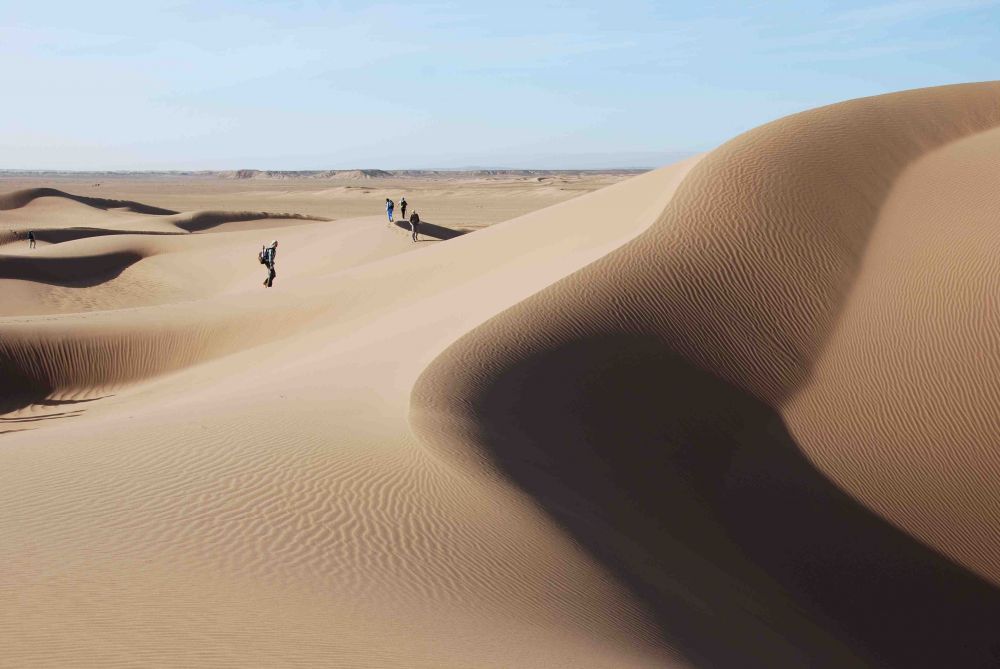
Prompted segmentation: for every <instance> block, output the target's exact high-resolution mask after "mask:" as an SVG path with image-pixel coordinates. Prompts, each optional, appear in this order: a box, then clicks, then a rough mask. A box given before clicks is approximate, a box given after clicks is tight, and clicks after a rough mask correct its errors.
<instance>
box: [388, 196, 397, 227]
mask: <svg viewBox="0 0 1000 669" xmlns="http://www.w3.org/2000/svg"><path fill="white" fill-rule="evenodd" d="M395 206H396V205H395V204H394V203H393V201H392V200H390V199H389V198H386V199H385V213H386V214H387V215H388V216H389V222H390V223H392V210H393V208H394V207H395Z"/></svg>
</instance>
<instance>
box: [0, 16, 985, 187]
mask: <svg viewBox="0 0 1000 669" xmlns="http://www.w3.org/2000/svg"><path fill="white" fill-rule="evenodd" d="M998 31H1000V0H895V1H894V0H888V1H886V2H851V1H841V2H813V1H810V0H800V1H797V2H784V1H781V0H771V1H761V2H711V1H705V2H689V1H683V2H670V1H667V0H660V1H655V0H648V1H640V0H615V1H614V2H611V1H610V0H599V1H590V0H575V1H566V2H564V1H558V2H556V1H549V0H527V1H525V0H505V1H502V2H497V1H496V0H491V1H489V2H478V1H476V0H466V1H464V2H448V1H441V2H421V1H420V0H415V1H413V2H405V3H393V2H389V3H381V2H363V1H359V0H355V1H354V2H333V1H323V0H284V1H279V0H274V1H270V2H267V1H263V0H197V1H194V0H192V1H188V0H142V1H140V2H136V1H135V0H129V1H127V2H108V1H102V0H89V1H87V2H79V1H78V0H65V1H62V0H35V1H34V2H26V1H25V0H0V168H4V169H66V170H170V169H176V170H202V169H205V170H208V169H239V168H257V169H275V170H281V169H287V170H294V169H303V170H306V169H353V168H381V169H421V168H461V167H472V166H477V167H517V168H540V169H560V168H566V169H570V168H575V169H592V168H600V167H652V166H656V165H661V164H667V163H670V162H672V161H674V160H677V159H678V158H680V157H683V156H686V155H690V154H692V153H696V152H700V151H705V150H709V149H711V148H713V147H715V146H717V145H719V144H721V143H723V142H725V141H726V140H728V139H730V138H732V137H733V136H735V135H738V134H740V133H741V132H744V131H746V130H749V129H751V128H753V127H755V126H758V125H760V124H762V123H766V122H767V121H770V120H774V119H776V118H780V117H782V116H786V115H788V114H791V113H795V112H798V111H803V110H806V109H810V108H813V107H818V106H821V105H825V104H830V103H834V102H839V101H841V100H846V99H850V98H856V97H863V96H867V95H876V94H880V93H886V92H891V91H896V90H903V89H908V88H919V87H923V86H934V85H941V84H950V83H961V82H967V81H985V80H990V79H993V78H996V77H997V74H996V72H998V65H1000V43H998V41H997V39H996V35H997V34H998Z"/></svg>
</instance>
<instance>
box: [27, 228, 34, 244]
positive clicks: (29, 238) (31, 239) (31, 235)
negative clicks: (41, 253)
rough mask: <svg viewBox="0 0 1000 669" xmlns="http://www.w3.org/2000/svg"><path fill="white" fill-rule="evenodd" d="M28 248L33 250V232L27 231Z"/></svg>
mask: <svg viewBox="0 0 1000 669" xmlns="http://www.w3.org/2000/svg"><path fill="white" fill-rule="evenodd" d="M28 248H29V249H33V248H35V232H34V231H33V230H28Z"/></svg>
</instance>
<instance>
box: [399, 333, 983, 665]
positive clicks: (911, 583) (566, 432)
mask: <svg viewBox="0 0 1000 669" xmlns="http://www.w3.org/2000/svg"><path fill="white" fill-rule="evenodd" d="M456 355H459V356H460V358H461V359H462V360H465V361H468V360H472V359H474V358H473V357H472V356H464V357H463V356H462V355H461V352H458V353H457V354H456ZM466 374H467V376H466V377H465V378H466V379H470V380H471V381H469V386H470V389H469V391H468V392H464V388H463V387H462V386H461V385H459V388H460V389H462V392H461V394H460V395H457V396H461V397H463V402H462V404H461V408H460V409H459V408H456V405H451V404H449V400H448V399H447V398H441V397H440V396H439V395H440V394H439V393H436V391H435V390H434V388H435V387H436V386H434V384H433V383H429V384H428V385H427V386H426V387H423V386H421V384H420V383H418V386H417V389H416V391H415V393H414V414H413V417H414V424H415V426H416V427H417V428H418V430H419V431H420V432H421V433H422V434H424V435H426V436H427V438H428V439H427V440H428V441H430V442H432V443H433V442H434V441H435V440H437V439H440V438H442V437H443V438H444V439H445V440H448V439H449V432H450V431H452V430H456V429H457V428H456V427H455V426H458V425H465V426H468V425H470V424H474V425H475V426H476V428H475V438H474V440H475V441H476V442H478V446H479V447H480V448H482V449H483V451H484V452H485V453H486V454H487V456H488V457H489V458H491V459H492V461H493V462H494V463H495V465H496V466H497V467H498V468H499V469H500V470H501V471H502V472H503V473H504V474H505V475H506V476H507V477H508V479H509V480H510V481H512V482H514V483H515V484H516V485H518V486H519V487H521V488H522V489H523V490H524V491H525V492H527V493H528V494H530V495H531V496H532V497H533V498H534V499H535V500H537V501H538V502H539V503H540V504H541V505H542V506H543V507H544V509H545V510H546V511H547V512H548V513H549V514H550V515H551V516H552V517H553V518H554V519H555V520H556V521H557V522H558V523H559V524H560V525H561V526H562V527H564V528H565V529H567V530H568V531H569V532H570V533H571V534H572V535H573V536H574V537H575V538H576V539H577V540H578V541H579V542H580V543H581V544H582V545H583V546H584V547H585V548H586V549H587V550H588V551H589V552H590V553H591V554H592V555H593V556H595V557H596V558H597V559H599V560H600V561H601V562H602V563H604V564H605V565H606V566H607V567H608V568H609V569H610V570H612V571H613V573H614V574H615V575H617V577H618V578H619V579H620V581H621V582H623V583H624V584H626V585H627V586H628V588H629V589H631V591H632V592H634V593H635V595H636V596H637V597H638V598H639V599H640V600H641V601H642V602H644V603H645V605H646V606H647V607H648V609H649V610H650V611H651V612H652V613H653V615H654V616H655V618H656V620H657V622H658V624H659V627H660V628H661V631H662V634H663V637H664V639H665V640H667V641H669V643H671V644H672V645H674V646H675V647H677V648H678V649H680V650H682V652H684V653H685V654H686V655H687V656H688V657H689V658H690V659H691V660H692V661H693V662H694V663H695V664H696V665H698V666H706V667H709V666H710V667H715V666H719V667H799V666H802V667H805V666H808V667H845V666H877V667H901V668H902V667H907V668H910V667H941V666H956V667H958V666H961V667H993V666H1000V625H998V624H997V621H1000V591H998V590H997V589H996V588H994V587H993V586H991V585H990V584H988V583H987V582H985V581H983V580H982V579H980V578H978V577H976V576H975V575H973V574H971V573H969V572H968V571H966V570H964V569H963V568H961V567H959V566H957V565H955V564H953V563H952V562H950V561H948V560H947V559H945V558H943V557H942V556H940V555H939V554H937V553H936V552H934V551H933V550H931V549H929V548H927V547H926V546H924V545H923V544H921V543H919V542H917V541H915V540H914V539H912V538H911V537H909V536H908V535H906V534H905V533H903V532H901V531H899V530H897V529H896V528H895V527H893V526H892V525H890V524H889V523H887V522H885V521H883V520H882V519H881V518H878V517H877V516H875V515H874V514H872V513H871V512H870V511H868V510H867V509H865V508H864V507H862V506H861V505H859V504H858V503H856V502H855V501H854V500H853V499H851V498H850V497H848V496H847V495H845V494H844V493H843V492H841V491H840V490H839V489H838V488H837V487H835V486H834V485H833V484H832V483H831V482H830V481H829V480H827V479H826V478H824V477H823V476H822V475H821V474H820V473H819V472H818V471H817V470H816V469H815V468H814V467H813V466H812V464H811V463H809V462H808V460H806V459H805V458H804V457H803V455H802V454H801V451H800V450H799V448H798V446H797V445H796V444H795V442H794V441H793V439H792V437H791V436H790V435H789V433H788V431H787V429H786V428H785V425H784V423H783V421H782V419H781V417H780V416H779V415H778V414H777V413H776V412H775V411H774V410H772V409H771V408H770V407H768V406H767V405H765V404H763V403H762V402H760V401H759V400H757V399H755V398H753V397H752V396H750V395H749V394H748V393H746V392H744V391H742V390H740V389H738V388H737V387H735V386H733V385H731V384H729V383H727V382H725V381H723V380H721V379H719V378H717V377H716V376H714V375H712V374H710V373H708V372H706V371H704V370H702V369H700V368H697V367H695V366H693V365H692V364H691V363H689V362H687V361H686V360H684V359H683V358H681V357H679V356H677V355H676V354H673V353H672V352H670V351H669V350H668V349H666V348H665V347H664V346H663V343H662V342H661V341H660V340H658V339H657V338H656V337H652V336H645V335H627V334H623V333H622V334H606V335H599V336H591V337H587V338H583V339H579V340H574V341H571V342H567V343H563V344H560V345H559V346H558V347H554V348H549V349H542V350H535V351H533V352H531V353H528V354H525V355H520V356H519V359H518V360H517V361H515V362H511V363H507V364H506V365H505V366H503V367H501V368H495V369H476V368H470V369H467V370H466ZM453 387H454V386H453ZM456 412H458V413H460V414H461V415H460V416H458V418H459V420H457V421H456V420H455V418H456ZM452 438H454V439H456V440H460V441H461V442H462V443H463V444H468V441H469V437H468V434H467V433H466V434H464V435H458V434H453V435H452ZM466 447H467V446H463V448H466ZM679 592H684V593H686V594H685V595H684V596H678V593H679ZM692 602H696V603H692Z"/></svg>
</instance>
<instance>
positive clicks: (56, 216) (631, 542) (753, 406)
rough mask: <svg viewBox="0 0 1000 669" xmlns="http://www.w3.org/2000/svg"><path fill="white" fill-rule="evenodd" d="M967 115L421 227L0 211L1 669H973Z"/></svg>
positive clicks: (859, 107) (985, 105) (972, 265)
mask: <svg viewBox="0 0 1000 669" xmlns="http://www.w3.org/2000/svg"><path fill="white" fill-rule="evenodd" d="M998 103H1000V85H996V84H977V85H969V86H957V87H945V88H937V89H926V90H920V91H911V92H906V93H900V94H895V95H889V96H882V97H878V98H870V99H864V100H856V101H851V102H847V103H843V104H840V105H834V106H831V107H827V108H823V109H819V110H814V111H811V112H806V113H803V114H799V115H796V116H793V117H789V118H787V119H782V120H780V121H777V122H775V123H772V124H769V125H767V126H763V127H761V128H758V129H756V130H754V131H751V132H749V133H747V134H745V135H742V136H740V137H738V138H736V139H734V140H732V141H731V142H729V143H727V144H726V145H723V146H722V147H720V148H719V149H717V150H715V151H713V152H711V153H710V154H708V155H706V156H702V157H696V158H693V159H691V160H688V161H685V162H683V163H680V164H677V165H675V166H671V167H668V168H664V169H662V170H658V171H655V172H651V173H648V174H644V175H641V176H638V177H635V178H632V179H629V180H627V181H622V182H621V183H617V184H615V185H612V186H609V187H607V188H604V189H602V190H599V191H596V192H593V193H589V194H585V195H581V196H579V197H576V198H574V199H571V200H568V201H566V202H562V203H560V204H556V205H554V206H550V207H547V208H543V209H540V210H538V211H534V212H532V213H529V214H526V215H523V216H519V217H517V218H513V219H511V220H508V221H505V222H504V223H502V224H498V225H494V226H491V227H488V228H485V229H482V230H478V231H476V232H475V233H473V234H461V235H460V234H457V231H456V230H455V229H454V228H452V227H449V226H448V225H447V224H446V223H444V222H441V221H439V220H437V219H436V218H435V217H434V216H433V212H431V213H427V212H426V210H423V211H421V215H422V217H424V216H426V217H427V218H428V221H429V222H428V228H427V232H429V233H431V232H436V234H433V235H431V238H430V239H429V240H428V241H426V242H421V243H419V244H412V243H410V241H409V236H408V233H407V231H406V230H405V229H402V228H401V226H389V225H387V224H386V223H385V221H384V218H382V217H381V216H378V215H374V214H373V215H371V216H364V217H353V218H350V217H338V216H330V215H324V216H322V217H320V216H319V214H316V213H313V211H309V212H308V213H304V214H302V215H298V214H294V213H293V214H281V215H263V214H261V215H259V217H258V214H256V213H254V212H252V211H243V209H245V207H238V209H240V211H229V212H227V211H225V210H218V209H209V208H204V207H202V208H198V209H195V210H192V211H188V212H183V213H178V212H176V211H171V210H166V209H161V208H159V207H157V206H156V205H149V206H148V208H146V205H140V204H139V203H138V202H129V203H126V204H121V205H118V206H110V205H108V204H107V203H108V202H109V201H108V200H101V201H99V202H94V201H92V200H94V198H79V197H76V196H70V195H61V194H59V193H53V192H49V191H44V192H42V193H41V194H38V192H37V191H22V192H20V193H14V194H11V195H7V196H2V197H4V198H5V199H4V200H3V203H4V206H3V207H2V208H3V209H4V210H3V211H0V229H3V230H6V231H8V234H10V235H11V237H10V239H9V240H7V239H6V238H4V239H0V244H3V246H0V251H2V255H0V291H2V293H3V294H4V295H5V298H8V299H5V300H4V302H3V307H2V309H0V372H2V374H3V377H2V378H3V379H4V396H3V406H2V407H0V410H3V411H5V412H6V413H4V414H3V415H0V505H2V508H4V509H6V510H7V512H6V513H4V514H2V515H0V537H3V541H0V564H4V565H5V567H4V569H3V570H0V598H2V599H3V601H4V602H7V603H10V604H7V605H5V606H3V607H0V637H2V638H3V639H4V648H5V650H4V653H3V654H2V655H0V665H3V666H12V667H13V666H17V667H23V666H67V665H73V666H101V667H106V666H134V665H146V664H149V665H162V666H233V667H236V666H248V665H251V666H253V665H257V666H343V667H387V666H399V667H444V666H454V667H467V666H476V667H510V666H517V667H529V666H537V667H627V666H634V667H650V666H733V667H786V666H787V667H793V666H794V667H797V666H809V667H846V666H878V667H914V666H991V664H995V663H996V661H1000V657H998V652H1000V651H998V649H1000V631H998V629H997V626H996V625H995V621H996V620H997V619H998V616H1000V590H998V589H997V585H998V584H1000V576H998V574H1000V570H998V568H997V564H1000V561H998V559H997V555H998V551H1000V543H998V542H997V541H996V539H995V537H996V536H1000V533H998V532H997V531H996V529H997V528H996V524H997V523H1000V520H998V519H1000V514H998V513H997V509H996V504H997V500H998V499H1000V495H998V493H1000V491H998V490H996V484H995V481H994V479H995V478H996V477H995V476H992V473H993V472H996V471H997V470H998V464H1000V463H998V461H997V455H996V452H997V449H995V448H991V447H992V446H995V445H996V444H995V443H994V442H995V440H996V439H997V437H996V435H997V434H998V431H997V430H995V429H993V428H994V427H995V425H994V422H995V416H996V415H997V411H996V409H997V404H998V398H1000V393H998V392H997V388H996V385H995V381H994V379H996V378H997V372H998V371H1000V370H997V369H994V367H995V366H996V365H998V364H1000V362H997V360H996V359H994V358H995V356H991V355H990V351H992V350H993V348H995V344H996V341H995V340H996V338H995V337H994V336H993V334H992V333H993V332H996V331H998V328H997V327H995V325H996V324H994V323H993V322H992V320H991V319H992V318H993V315H994V313H993V311H992V310H991V309H990V302H989V300H990V297H989V296H990V295H992V293H993V291H992V290H991V289H992V288H993V287H994V286H996V285H997V281H996V276H995V274H996V272H995V271H994V270H993V264H992V263H991V262H990V259H991V258H992V257H997V253H996V251H997V250H1000V249H997V248H996V246H997V245H998V244H1000V233H996V232H995V231H994V230H993V229H992V228H991V225H990V223H991V219H990V218H989V212H990V211H992V210H994V209H995V207H992V206H991V205H993V204H994V202H993V200H994V199H996V198H997V196H996V195H995V189H993V188H992V183H993V180H994V179H995V178H996V177H997V176H998V172H1000V163H998V162H997V160H996V158H995V156H996V155H997V153H996V149H997V148H1000V146H998V145H1000V139H998V138H1000V134H998V133H1000V130H997V128H1000V112H998V111H997V110H998V109H1000V106H998ZM228 183H230V184H231V183H232V182H228ZM228 187H230V186H227V188H228ZM536 187H537V188H542V189H544V188H551V187H552V186H550V185H549V184H548V183H547V182H538V183H537V184H536ZM476 188H480V187H479V186H477V187H476ZM444 190H446V188H445V189H444ZM455 190H456V192H458V191H459V190H460V186H458V185H456V186H455ZM442 192H443V191H442ZM484 192H485V191H482V190H479V191H477V193H478V194H479V195H478V196H477V197H479V198H480V201H481V202H487V203H488V202H489V200H488V199H485V196H484V195H483V193H484ZM32 193H34V194H33V195H32ZM372 197H374V196H372ZM456 197H461V196H458V195H456ZM289 201H291V200H289ZM122 202H124V201H122ZM496 206H497V207H498V208H500V209H502V208H503V207H506V206H509V205H508V203H503V202H500V198H498V199H497V205H496ZM421 208H422V205H421ZM282 209H286V207H282ZM287 209H292V207H287ZM307 209H308V207H307ZM374 213H377V211H376V212H374ZM488 216H489V215H487V217H488ZM317 218H318V219H319V220H317ZM331 218H336V219H337V220H327V219H331ZM444 220H447V219H444ZM434 226H436V227H434ZM994 227H995V226H994ZM27 229H35V230H37V231H39V239H40V240H41V241H42V243H40V244H39V248H37V249H33V250H29V249H27V248H26V245H25V243H24V242H23V238H22V237H20V236H19V235H20V234H22V233H23V232H24V231H25V230H27ZM43 235H45V236H44V237H43ZM272 238H278V239H280V242H281V245H280V247H279V255H278V280H277V282H276V284H275V287H274V288H273V289H270V290H265V289H263V288H262V287H261V286H260V281H261V280H262V279H263V272H262V268H261V267H260V265H258V264H256V263H255V260H254V254H255V253H256V250H257V249H259V247H260V244H261V243H263V242H265V241H268V240H270V239H272ZM438 240H445V241H438Z"/></svg>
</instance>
